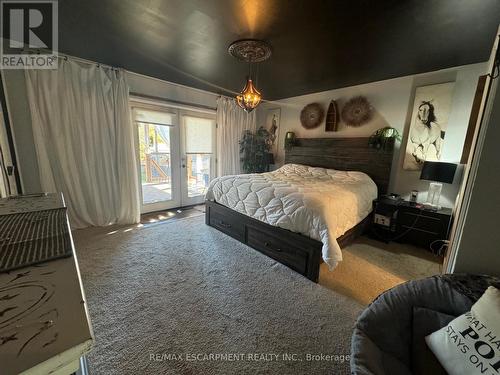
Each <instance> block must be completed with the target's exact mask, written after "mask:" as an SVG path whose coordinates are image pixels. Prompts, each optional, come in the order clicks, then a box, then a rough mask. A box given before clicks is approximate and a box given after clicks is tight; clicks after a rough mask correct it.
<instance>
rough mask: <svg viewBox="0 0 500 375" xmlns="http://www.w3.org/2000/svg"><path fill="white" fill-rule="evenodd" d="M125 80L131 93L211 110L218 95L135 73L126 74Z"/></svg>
mask: <svg viewBox="0 0 500 375" xmlns="http://www.w3.org/2000/svg"><path fill="white" fill-rule="evenodd" d="M127 80H128V84H129V86H130V92H131V93H138V94H142V95H149V96H156V97H159V98H163V99H166V100H168V99H170V100H176V101H181V102H185V103H190V104H193V105H203V106H208V107H213V108H215V107H216V106H217V97H218V94H214V93H211V92H208V91H203V90H198V89H194V88H190V87H187V86H182V85H178V84H175V83H170V82H166V81H162V80H160V79H156V78H151V77H146V76H143V75H140V74H135V73H127Z"/></svg>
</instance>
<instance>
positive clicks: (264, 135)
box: [240, 126, 271, 173]
mask: <svg viewBox="0 0 500 375" xmlns="http://www.w3.org/2000/svg"><path fill="white" fill-rule="evenodd" d="M270 149H271V134H270V133H269V131H267V130H266V129H265V128H263V127H262V126H261V127H260V128H259V129H257V131H256V132H255V133H252V132H251V131H250V130H246V131H245V132H244V133H243V137H242V139H241V141H240V155H241V158H240V160H241V168H242V169H243V171H244V172H245V173H262V172H265V171H266V170H267V169H268V166H269V160H271V158H269V157H268V154H269V150H270Z"/></svg>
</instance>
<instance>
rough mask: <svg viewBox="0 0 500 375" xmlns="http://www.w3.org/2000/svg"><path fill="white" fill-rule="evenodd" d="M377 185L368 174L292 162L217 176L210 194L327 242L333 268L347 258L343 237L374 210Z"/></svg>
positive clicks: (325, 247)
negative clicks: (269, 169)
mask: <svg viewBox="0 0 500 375" xmlns="http://www.w3.org/2000/svg"><path fill="white" fill-rule="evenodd" d="M376 197H377V186H376V185H375V183H374V182H373V180H372V179H371V178H370V177H368V175H366V174H365V173H362V172H344V171H337V170H334V169H325V168H314V167H309V166H306V165H299V164H286V165H284V166H283V167H281V168H279V169H278V170H276V171H274V172H268V173H261V174H242V175H235V176H223V177H218V178H216V179H214V180H213V181H212V182H211V184H210V186H209V188H208V192H207V196H206V198H207V199H209V200H215V201H216V202H217V203H220V204H222V205H224V206H227V207H229V208H231V209H233V210H235V211H238V212H240V213H242V214H245V215H247V216H250V217H253V218H255V219H257V220H260V221H263V222H265V223H267V224H270V225H274V226H277V227H280V228H284V229H288V230H291V231H293V232H298V233H301V234H303V235H306V236H308V237H310V238H313V239H315V240H318V241H321V242H322V243H323V250H322V252H323V260H324V261H325V262H326V263H327V264H328V265H329V266H330V269H333V268H334V267H335V266H336V265H337V264H338V262H340V261H341V260H342V252H341V251H340V247H339V245H338V243H337V240H336V239H337V238H338V237H340V236H342V235H343V234H344V233H345V232H346V231H348V230H349V229H350V228H352V227H354V226H355V225H356V224H358V223H359V222H361V221H362V220H363V219H364V218H365V217H366V216H367V215H368V214H369V213H370V211H371V209H372V201H373V199H375V198H376Z"/></svg>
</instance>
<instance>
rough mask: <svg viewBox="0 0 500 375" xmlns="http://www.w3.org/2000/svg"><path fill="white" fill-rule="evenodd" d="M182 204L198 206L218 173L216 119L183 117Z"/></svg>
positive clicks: (195, 116) (207, 116)
mask: <svg viewBox="0 0 500 375" xmlns="http://www.w3.org/2000/svg"><path fill="white" fill-rule="evenodd" d="M182 118H183V139H184V142H183V159H182V167H183V169H184V172H183V180H182V190H183V192H182V204H183V205H191V204H199V203H202V202H203V201H204V198H205V193H206V190H207V188H208V185H209V183H210V181H211V179H212V178H213V177H214V171H215V162H214V161H215V160H214V155H215V150H214V148H215V147H214V142H215V119H214V118H213V116H211V115H206V117H205V116H203V115H186V114H185V115H183V116H182Z"/></svg>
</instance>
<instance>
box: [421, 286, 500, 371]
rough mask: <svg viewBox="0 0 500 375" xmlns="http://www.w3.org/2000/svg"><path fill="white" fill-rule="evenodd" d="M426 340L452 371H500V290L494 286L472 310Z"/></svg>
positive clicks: (440, 360)
mask: <svg viewBox="0 0 500 375" xmlns="http://www.w3.org/2000/svg"><path fill="white" fill-rule="evenodd" d="M425 341H426V342H427V345H428V346H429V348H430V349H431V350H432V352H433V353H434V355H435V356H436V357H437V359H438V360H439V362H440V363H441V365H442V366H443V367H444V368H445V369H446V371H447V372H448V374H450V375H476V374H478V375H500V290H498V289H496V288H494V287H492V286H490V287H489V288H488V289H487V290H486V292H484V294H483V295H482V296H481V298H479V300H478V301H477V302H476V303H475V304H474V305H473V306H472V308H471V311H469V312H467V313H465V314H463V315H460V316H459V317H458V318H456V319H454V320H452V321H451V322H450V323H449V324H448V325H447V326H446V327H443V328H441V329H440V330H439V331H436V332H434V333H432V334H430V335H429V336H427V337H426V338H425Z"/></svg>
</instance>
